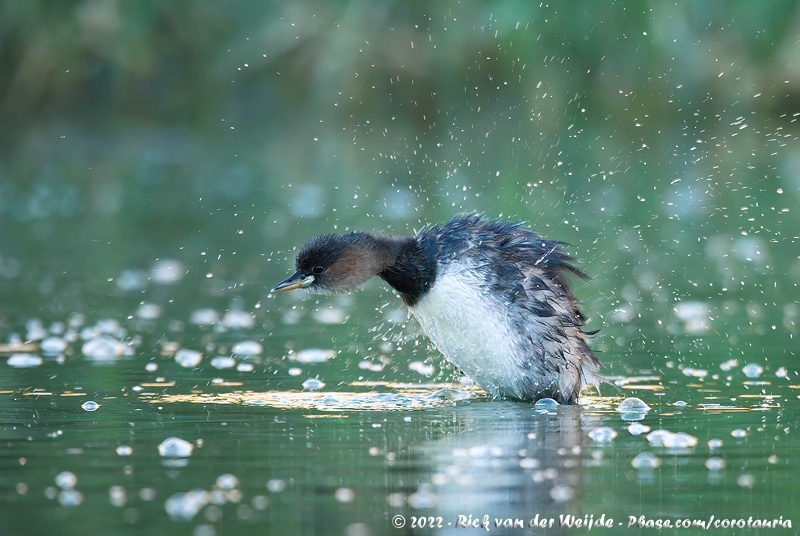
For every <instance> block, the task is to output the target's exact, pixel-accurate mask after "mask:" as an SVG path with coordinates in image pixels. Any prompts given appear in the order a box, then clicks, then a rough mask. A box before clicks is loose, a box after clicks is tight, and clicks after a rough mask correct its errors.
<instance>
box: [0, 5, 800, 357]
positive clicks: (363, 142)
mask: <svg viewBox="0 0 800 536" xmlns="http://www.w3.org/2000/svg"><path fill="white" fill-rule="evenodd" d="M798 35H800V10H799V9H798V5H797V3H796V2H794V1H785V0H775V1H765V2H759V3H752V2H733V3H719V4H714V5H709V4H708V3H706V2H699V1H698V2H682V3H679V4H678V5H672V4H667V3H662V2H616V3H608V4H602V5H592V6H591V7H587V6H584V5H567V4H565V5H560V4H556V5H544V4H536V3H531V2H515V1H502V2H478V1H470V0H468V1H466V2H460V3H457V4H454V3H450V2H447V3H440V2H417V1H411V2H368V1H351V2H315V1H301V2H252V1H234V2H225V3H219V2H183V1H176V2H168V3H163V2H136V3H134V4H131V3H123V2H117V1H114V0H87V1H82V2H60V3H57V4H52V3H48V2H40V1H35V0H31V1H26V2H12V3H5V4H3V6H2V7H0V65H1V66H2V68H0V218H1V219H2V236H0V291H2V293H3V296H5V299H4V300H3V303H2V305H0V310H1V311H2V318H3V319H4V321H5V322H6V323H7V324H14V323H15V322H17V321H18V320H19V319H24V318H25V317H26V315H31V314H36V315H44V316H45V317H47V316H48V315H51V316H53V317H57V316H63V315H64V314H65V313H68V312H74V311H82V310H86V309H90V310H92V311H98V312H100V311H103V312H105V313H107V314H108V313H110V314H112V315H116V316H120V315H127V314H129V311H128V312H124V313H123V312H121V311H120V310H119V305H118V304H114V303H112V304H109V296H118V295H124V294H126V293H127V294H132V295H133V296H134V297H135V299H140V297H141V296H140V295H141V294H142V293H144V292H145V290H147V289H149V288H150V286H149V285H150V284H151V283H152V282H153V281H155V283H158V282H159V281H162V278H160V277H159V276H158V274H155V276H154V272H153V270H157V269H163V268H164V266H166V267H167V268H168V269H174V270H175V272H176V275H175V277H174V279H175V280H180V282H181V283H182V284H184V285H185V287H184V290H185V292H184V291H178V290H172V291H170V292H169V293H168V294H169V295H168V298H169V300H176V301H177V303H180V302H181V301H192V302H198V301H200V302H203V301H208V300H212V299H217V298H219V300H220V303H221V304H223V305H224V304H230V303H231V302H232V301H233V300H240V301H239V303H241V304H243V306H244V307H247V308H252V307H253V306H254V305H256V304H260V303H261V301H262V300H263V299H264V298H265V297H266V296H267V293H268V290H269V288H271V287H272V285H273V284H274V283H276V282H277V281H279V280H280V279H282V278H283V277H284V276H285V275H286V273H287V272H288V271H289V270H290V269H291V266H292V259H293V257H294V251H293V250H294V249H295V248H297V247H299V246H300V245H301V244H302V243H303V242H304V241H305V240H306V239H307V238H308V237H310V236H312V235H314V234H318V233H321V232H328V231H332V230H340V231H341V230H348V229H361V230H375V231H382V232H389V233H395V234H406V233H411V232H414V231H415V230H418V229H419V228H421V227H422V226H424V225H426V224H429V223H435V222H438V221H444V220H446V219H449V218H450V217H451V216H452V215H454V214H455V213H458V212H462V211H473V210H474V211H482V212H486V214H487V215H489V216H493V217H502V218H512V219H520V220H525V221H528V222H530V223H529V224H530V226H531V227H533V228H534V229H536V230H538V231H539V232H541V233H543V234H545V235H547V236H548V237H550V238H553V239H557V240H562V241H564V242H567V243H568V244H570V245H571V247H570V251H571V253H573V254H574V255H575V256H576V257H577V258H578V259H579V260H580V261H581V266H582V267H583V268H584V269H585V270H586V271H588V272H589V273H590V274H591V275H593V276H594V280H593V281H592V282H591V283H589V289H584V284H583V283H581V284H580V285H579V286H580V288H579V290H578V294H579V295H580V297H581V298H583V299H584V301H586V302H587V306H588V307H587V309H588V313H589V316H590V317H592V318H593V319H594V320H595V323H594V324H591V327H593V328H597V327H606V326H607V325H608V324H609V323H614V322H615V321H620V322H622V323H631V322H633V325H635V326H637V327H635V328H633V332H634V334H635V336H636V337H637V338H639V339H641V337H642V335H641V330H642V329H643V328H642V325H644V326H652V327H654V328H655V327H657V326H659V325H660V324H659V322H660V321H662V320H664V319H666V318H667V317H669V318H672V320H673V321H678V322H679V321H680V318H678V319H677V320H675V319H674V318H673V317H672V313H673V309H674V306H675V305H676V304H677V303H678V302H680V301H685V300H687V299H691V300H693V301H699V302H702V303H707V300H709V299H712V298H713V299H716V300H718V302H719V306H718V307H717V306H713V307H711V308H712V309H715V310H716V312H714V313H713V314H712V313H709V311H707V309H708V305H706V306H705V307H706V310H701V311H700V312H701V313H703V312H704V311H705V312H706V313H709V314H711V316H712V317H713V316H715V315H716V316H724V315H725V313H724V311H726V310H727V309H726V306H725V304H726V303H728V305H731V306H733V307H734V308H735V307H738V306H739V305H741V304H746V303H752V305H753V307H751V310H750V312H751V313H753V311H756V309H757V312H758V313H759V314H760V315H766V317H767V318H768V319H767V320H764V322H763V324H764V326H766V328H765V327H764V326H762V327H761V328H760V329H762V330H763V329H767V330H769V327H770V326H773V325H776V324H781V323H783V324H784V325H786V326H787V327H788V328H790V329H791V330H792V331H793V330H794V329H795V328H794V318H795V316H796V314H797V308H796V304H795V303H794V300H791V301H790V302H786V300H785V296H786V292H794V293H796V291H797V282H798V280H800V264H799V263H798V253H800V248H798V238H797V237H798V233H797V229H798V228H800V217H799V216H798V209H797V207H798V197H799V196H800V146H799V145H798V143H797V140H798V123H797V121H798V116H799V115H800V65H799V62H800V39H798ZM165 259H166V265H164V264H163V261H164V260H165ZM159 260H161V261H162V264H161V265H158V262H159ZM159 266H160V268H158V267H159ZM170 277H171V276H169V274H167V276H166V281H170ZM174 289H177V287H174ZM198 289H199V290H200V292H199V293H198V292H196V291H197V290H198ZM148 292H149V290H148ZM386 296H388V294H387V295H386ZM386 296H383V298H382V299H386ZM165 297H166V296H165ZM150 299H151V300H156V301H157V298H155V297H152V296H150ZM134 301H135V300H134ZM162 301H164V302H165V303H166V302H168V300H166V299H165V300H162ZM169 303H173V302H169ZM692 310H696V308H695V309H691V307H690V312H689V313H688V314H689V315H690V316H691V311H692ZM737 311H738V313H736V314H733V313H731V316H735V317H736V318H737V319H736V320H732V319H729V320H727V321H725V322H728V324H725V325H722V324H721V322H720V323H718V324H717V326H716V329H715V330H714V331H715V332H718V333H721V334H722V335H723V337H727V336H734V337H735V332H736V331H738V330H739V329H740V328H741V327H742V326H744V327H746V328H748V329H749V328H750V327H752V318H749V317H748V316H747V311H746V308H745V307H744V305H742V307H740V308H739V309H738V310H737ZM679 316H680V315H679ZM701 316H702V315H701ZM706 316H708V314H707V315H706ZM751 316H752V314H751ZM664 321H666V320H664ZM637 323H638V324H637ZM701 324H702V322H701ZM676 326H680V323H678V324H676ZM703 326H704V325H700V327H699V329H700V330H703V329H706V328H707V327H708V326H705V327H703ZM620 329H622V328H620ZM753 329H755V328H753ZM611 333H612V335H614V336H615V337H616V335H620V336H621V335H622V332H621V331H620V332H619V333H616V332H614V331H613V330H612V331H611ZM601 337H602V335H601ZM624 341H625V337H620V339H619V341H618V342H619V343H622V344H624ZM601 342H602V341H601Z"/></svg>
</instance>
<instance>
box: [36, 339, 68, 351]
mask: <svg viewBox="0 0 800 536" xmlns="http://www.w3.org/2000/svg"><path fill="white" fill-rule="evenodd" d="M68 347H69V343H68V342H67V341H66V340H64V339H62V338H61V337H47V338H46V339H43V340H42V343H41V346H40V349H41V350H42V353H45V354H60V353H63V352H64V350H66V349H67V348H68Z"/></svg>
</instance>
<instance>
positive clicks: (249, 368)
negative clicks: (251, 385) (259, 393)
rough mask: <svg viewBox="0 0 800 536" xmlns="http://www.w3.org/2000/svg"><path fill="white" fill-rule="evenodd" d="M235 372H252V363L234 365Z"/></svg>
mask: <svg viewBox="0 0 800 536" xmlns="http://www.w3.org/2000/svg"><path fill="white" fill-rule="evenodd" d="M236 370H238V371H239V372H253V364H252V363H239V364H238V365H236Z"/></svg>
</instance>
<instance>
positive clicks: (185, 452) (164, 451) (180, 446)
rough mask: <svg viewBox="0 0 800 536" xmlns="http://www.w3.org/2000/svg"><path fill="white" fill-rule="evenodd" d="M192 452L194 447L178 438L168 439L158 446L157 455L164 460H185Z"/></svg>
mask: <svg viewBox="0 0 800 536" xmlns="http://www.w3.org/2000/svg"><path fill="white" fill-rule="evenodd" d="M192 450H194V445H192V444H191V443H189V442H188V441H186V440H185V439H181V438H179V437H168V438H167V439H165V440H164V441H162V442H161V444H160V445H159V446H158V453H159V454H160V455H161V456H163V457H165V458H186V457H188V456H191V455H192Z"/></svg>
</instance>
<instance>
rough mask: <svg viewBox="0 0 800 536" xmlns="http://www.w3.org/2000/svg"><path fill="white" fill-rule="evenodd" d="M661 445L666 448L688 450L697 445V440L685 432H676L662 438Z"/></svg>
mask: <svg viewBox="0 0 800 536" xmlns="http://www.w3.org/2000/svg"><path fill="white" fill-rule="evenodd" d="M661 444H662V445H663V446H664V447H666V448H673V449H688V448H691V447H694V446H695V445H697V438H696V437H694V436H693V435H690V434H687V433H686V432H676V433H674V434H670V435H667V436H664V437H663V438H662V439H661Z"/></svg>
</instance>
